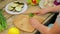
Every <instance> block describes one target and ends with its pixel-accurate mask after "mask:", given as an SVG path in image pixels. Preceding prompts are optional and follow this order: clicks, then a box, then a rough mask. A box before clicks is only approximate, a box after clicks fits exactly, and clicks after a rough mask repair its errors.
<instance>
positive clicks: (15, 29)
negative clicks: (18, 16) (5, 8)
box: [8, 27, 20, 34]
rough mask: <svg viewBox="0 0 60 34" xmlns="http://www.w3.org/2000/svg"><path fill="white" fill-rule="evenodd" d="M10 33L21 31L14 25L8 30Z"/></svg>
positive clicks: (16, 33)
mask: <svg viewBox="0 0 60 34" xmlns="http://www.w3.org/2000/svg"><path fill="white" fill-rule="evenodd" d="M8 34H20V31H19V29H17V28H16V27H12V28H10V29H9V30H8Z"/></svg>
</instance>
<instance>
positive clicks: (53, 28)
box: [50, 14, 60, 34]
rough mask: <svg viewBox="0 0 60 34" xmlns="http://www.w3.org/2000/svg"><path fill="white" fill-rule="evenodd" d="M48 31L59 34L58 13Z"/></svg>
mask: <svg viewBox="0 0 60 34" xmlns="http://www.w3.org/2000/svg"><path fill="white" fill-rule="evenodd" d="M50 32H51V33H52V34H60V14H59V15H58V16H57V19H56V22H55V24H54V26H53V27H52V28H51V30H50Z"/></svg>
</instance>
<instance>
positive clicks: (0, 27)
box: [0, 9, 7, 31]
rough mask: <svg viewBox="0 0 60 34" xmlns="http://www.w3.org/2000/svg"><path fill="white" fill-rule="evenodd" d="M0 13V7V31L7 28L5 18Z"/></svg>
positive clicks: (0, 11) (0, 10) (1, 11)
mask: <svg viewBox="0 0 60 34" xmlns="http://www.w3.org/2000/svg"><path fill="white" fill-rule="evenodd" d="M2 13H3V10H2V9H0V31H3V30H4V29H6V28H7V22H6V19H5V17H4V15H3V14H2Z"/></svg>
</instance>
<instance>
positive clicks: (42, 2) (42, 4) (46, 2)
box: [39, 0, 55, 8]
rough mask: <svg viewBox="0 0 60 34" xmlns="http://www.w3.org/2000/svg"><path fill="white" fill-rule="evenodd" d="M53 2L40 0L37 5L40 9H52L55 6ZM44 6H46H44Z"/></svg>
mask: <svg viewBox="0 0 60 34" xmlns="http://www.w3.org/2000/svg"><path fill="white" fill-rule="evenodd" d="M53 2H54V0H41V1H40V3H39V6H40V7H41V8H47V7H53V6H55V5H54V3H53ZM45 4H47V5H46V6H45Z"/></svg>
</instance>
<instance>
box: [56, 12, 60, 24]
mask: <svg viewBox="0 0 60 34" xmlns="http://www.w3.org/2000/svg"><path fill="white" fill-rule="evenodd" d="M56 22H57V23H58V24H59V25H60V13H59V15H58V16H57V19H56Z"/></svg>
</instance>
